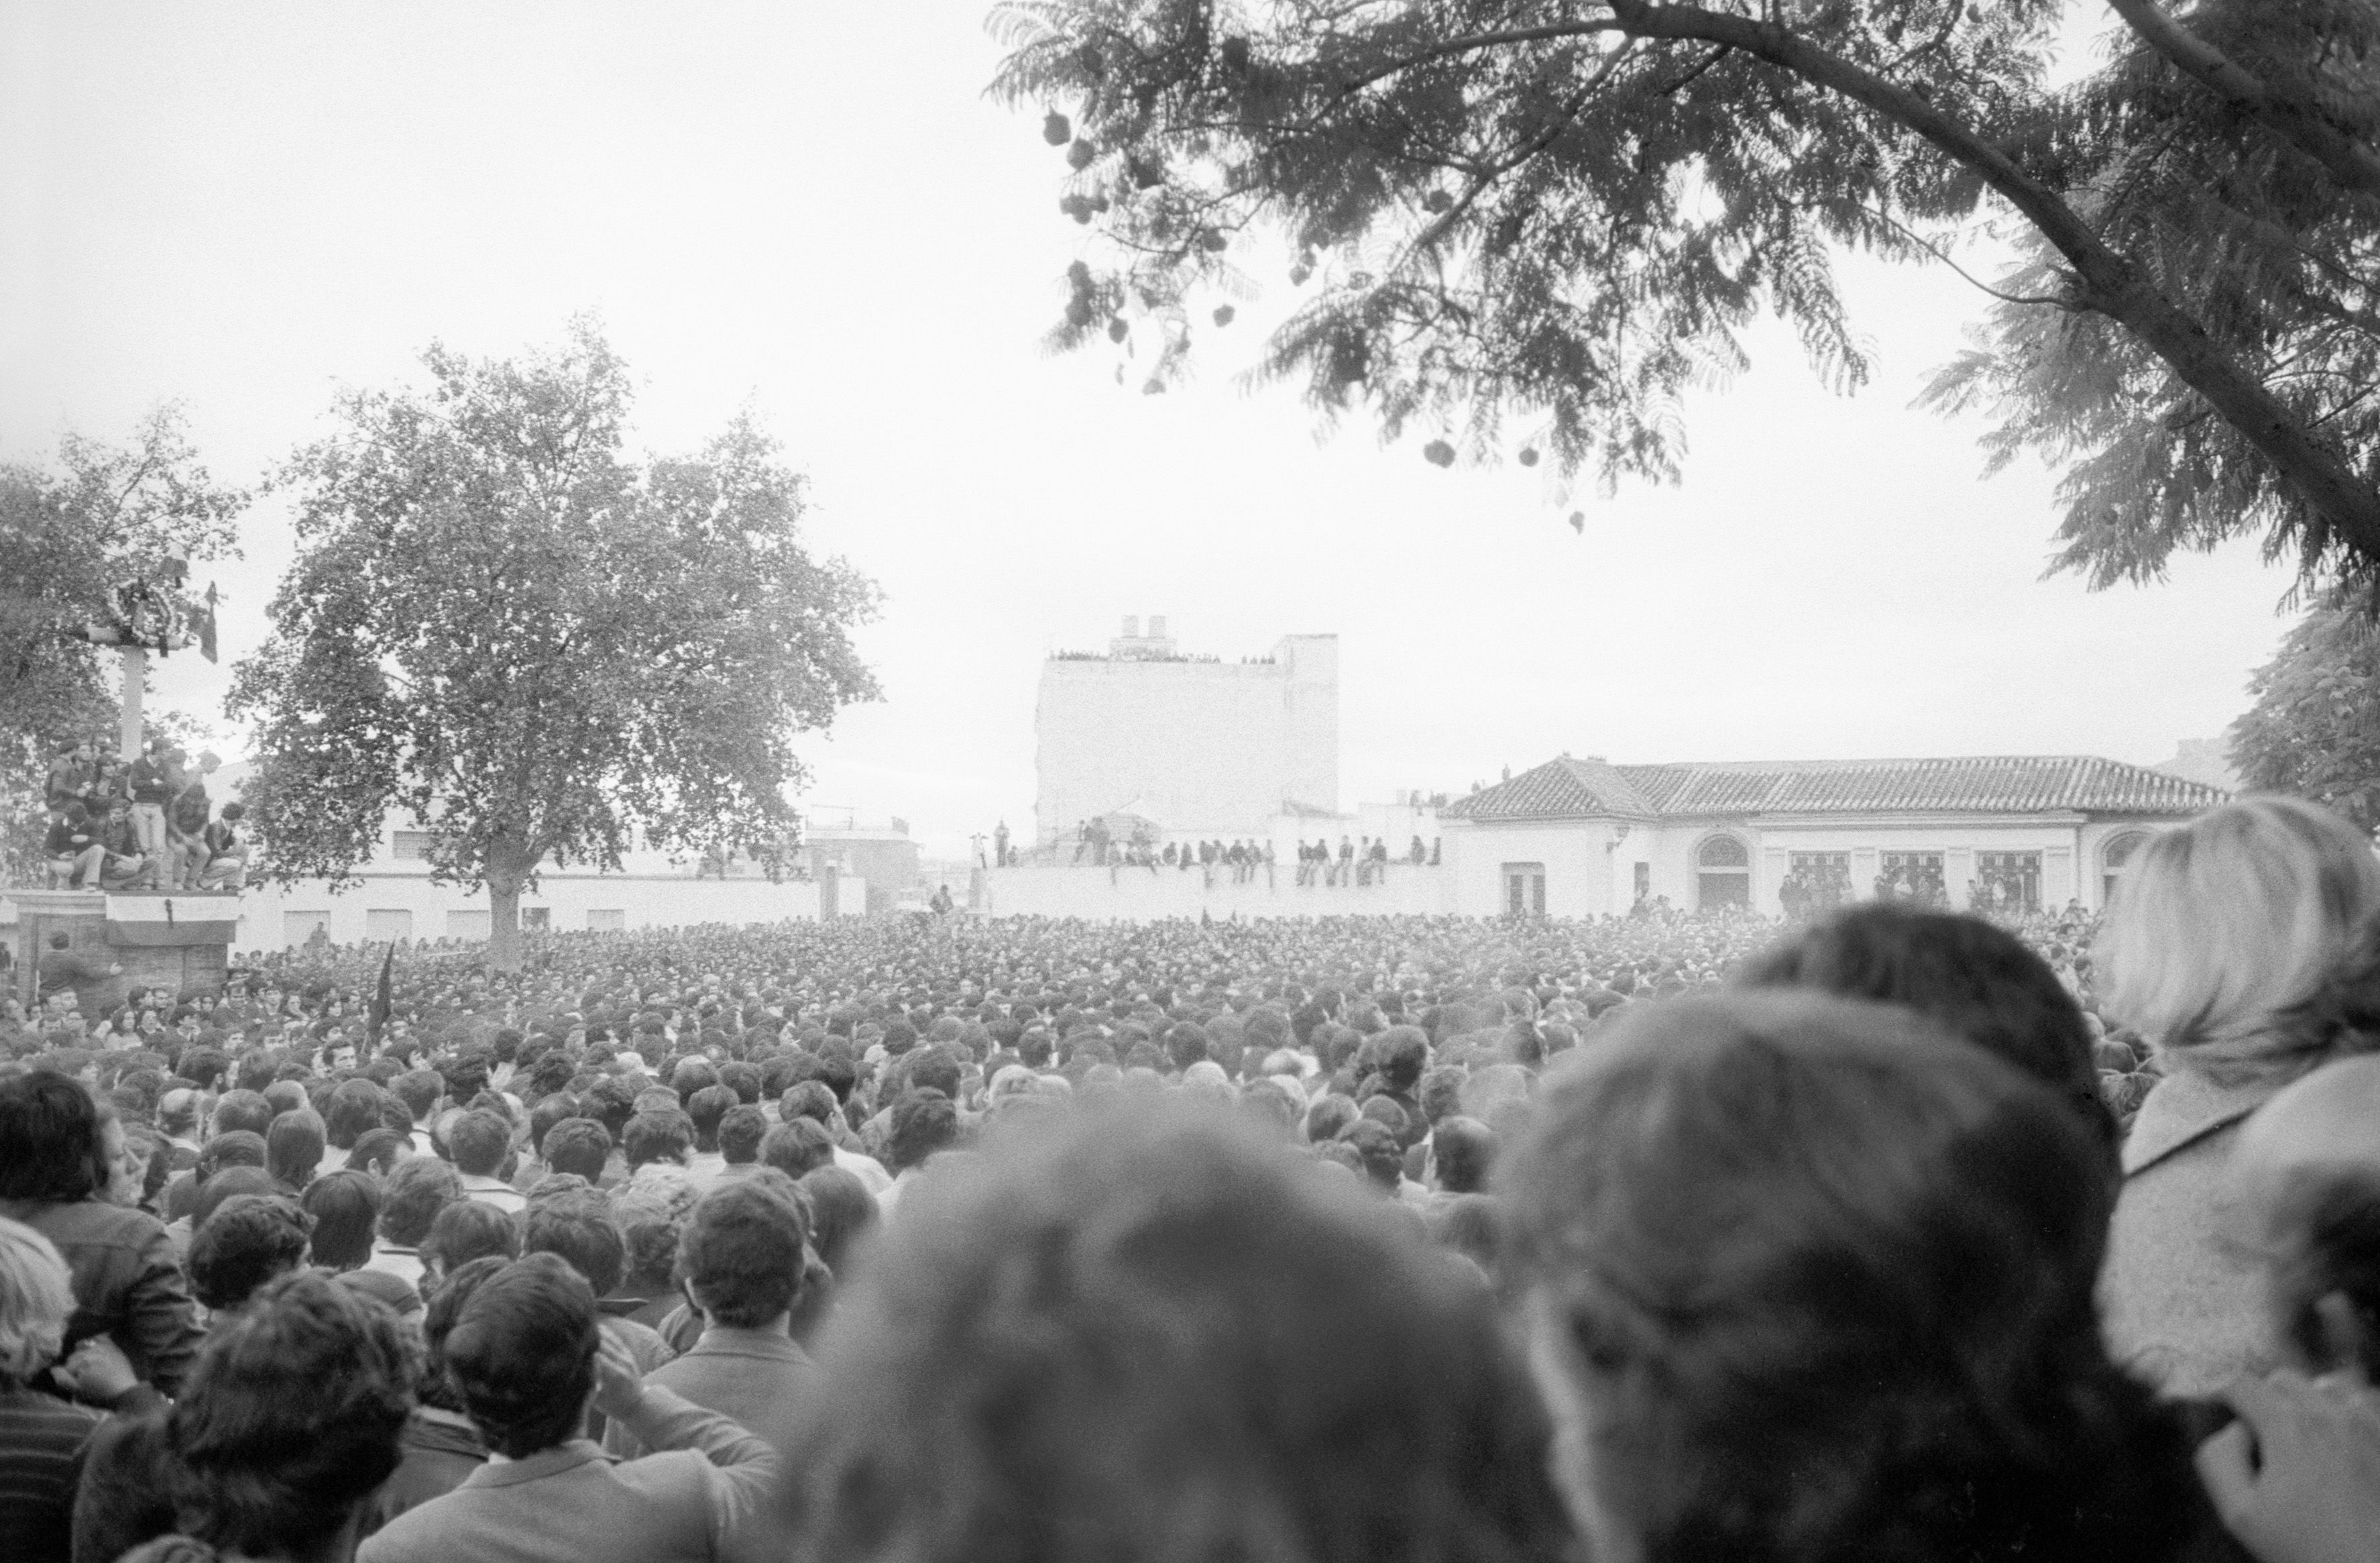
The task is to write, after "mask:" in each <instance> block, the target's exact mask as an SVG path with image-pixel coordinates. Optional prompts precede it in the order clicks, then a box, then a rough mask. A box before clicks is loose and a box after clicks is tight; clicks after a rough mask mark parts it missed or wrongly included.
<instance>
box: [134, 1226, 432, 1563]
mask: <svg viewBox="0 0 2380 1563" xmlns="http://www.w3.org/2000/svg"><path fill="white" fill-rule="evenodd" d="M409 1376H410V1375H409V1373H408V1369H407V1350H406V1347H405V1343H404V1340H403V1337H402V1334H401V1330H400V1326H399V1325H398V1324H397V1322H396V1316H395V1314H393V1313H390V1312H389V1311H388V1309H387V1308H386V1307H385V1306H383V1304H382V1303H380V1302H378V1301H376V1300H373V1299H370V1298H368V1297H365V1296H363V1295H362V1294H360V1293H358V1292H357V1291H356V1290H354V1289H353V1288H349V1287H346V1286H343V1285H341V1284H340V1283H339V1282H337V1281H335V1280H333V1279H332V1278H331V1277H329V1276H320V1275H312V1274H306V1273H300V1274H297V1275H293V1276H286V1277H285V1278H283V1279H281V1280H278V1281H275V1282H274V1283H273V1284H272V1285H271V1286H268V1287H266V1288H263V1289H262V1290H261V1291H260V1292H259V1293H258V1294H257V1296H256V1297H255V1299H254V1300H252V1301H251V1303H250V1305H249V1308H248V1309H247V1310H246V1311H245V1312H243V1313H241V1314H240V1315H239V1316H238V1317H237V1319H233V1320H230V1321H227V1322H225V1323H224V1324H223V1325H220V1326H219V1327H218V1328H217V1329H216V1330H215V1331H214V1333H213V1334H212V1335H211V1336H210V1337H208V1339H207V1343H206V1346H205V1348H204V1349H202V1350H201V1351H200V1353H199V1358H198V1362H197V1363H196V1365H195V1366H193V1368H192V1369H191V1371H190V1376H189V1378H188V1381H187V1382H186V1383H185V1385H184V1386H183V1390H182V1394H181V1397H180V1398H178V1399H177V1400H176V1402H175V1404H174V1410H173V1411H172V1413H171V1416H170V1418H169V1419H168V1421H167V1424H166V1438H167V1443H168V1446H169V1447H170V1448H171V1450H172V1455H173V1458H172V1459H171V1460H170V1461H169V1462H168V1467H169V1469H170V1470H171V1471H172V1472H173V1476H172V1486H173V1495H174V1500H175V1507H176V1510H177V1511H178V1513H179V1516H180V1523H181V1526H182V1528H183V1529H184V1530H185V1531H187V1532H189V1533H190V1534H191V1535H193V1536H196V1537H197V1538H198V1539H199V1540H200V1541H203V1542H206V1543H208V1544H209V1545H212V1546H214V1547H217V1548H219V1549H221V1550H222V1551H223V1552H225V1553H227V1554H231V1553H236V1554H238V1555H240V1556H243V1557H288V1558H297V1559H302V1558H312V1557H328V1556H338V1555H344V1554H343V1550H342V1548H341V1546H340V1542H341V1538H342V1537H343V1536H347V1535H350V1534H351V1533H352V1532H351V1531H350V1525H351V1522H352V1520H354V1517H355V1514H356V1510H357V1508H358V1506H359V1505H360V1504H361V1503H362V1501H363V1500H364V1499H365V1498H367V1497H369V1496H370V1495H371V1494H372V1493H373V1492H374V1491H375V1490H376V1489H378V1487H379V1486H380V1484H382V1483H383V1482H384V1481H386V1480H387V1479H388V1476H389V1473H390V1472H392V1471H395V1469H396V1465H397V1459H398V1447H397V1440H398V1435H399V1434H400V1433H401V1432H402V1431H403V1430H404V1427H405V1422H406V1417H407V1413H408V1411H409V1410H411V1406H412V1397H411V1394H410V1393H409V1383H408V1380H409Z"/></svg>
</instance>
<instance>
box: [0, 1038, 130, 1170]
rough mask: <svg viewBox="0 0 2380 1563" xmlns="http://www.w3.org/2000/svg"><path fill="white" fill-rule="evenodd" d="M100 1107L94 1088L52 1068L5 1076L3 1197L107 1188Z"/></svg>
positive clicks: (0, 1115) (0, 1084) (0, 1146)
mask: <svg viewBox="0 0 2380 1563" xmlns="http://www.w3.org/2000/svg"><path fill="white" fill-rule="evenodd" d="M100 1139H101V1137H100V1111H99V1106H98V1104H97V1103H95V1102H94V1101H93V1100H92V1099H91V1093H90V1092H88V1091H86V1090H84V1089H83V1087H82V1086H81V1085H80V1084H79V1083H78V1082H76V1081H73V1080H71V1079H69V1078H67V1076H65V1075H61V1074H54V1073H52V1072H50V1071H49V1070H46V1069H40V1070H35V1071H34V1072H32V1073H30V1074H22V1075H18V1076H15V1077H14V1078H12V1079H8V1080H0V1200H47V1201H55V1202H60V1203H64V1202H68V1201H73V1200H81V1199H88V1198H90V1197H91V1195H92V1194H93V1193H96V1192H98V1191H102V1190H104V1189H105V1188H106V1187H107V1179H108V1174H109V1172H110V1170H111V1169H110V1168H109V1167H107V1166H105V1165H104V1159H105V1158H104V1156H103V1148H102V1145H101V1142H100Z"/></svg>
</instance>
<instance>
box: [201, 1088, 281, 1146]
mask: <svg viewBox="0 0 2380 1563" xmlns="http://www.w3.org/2000/svg"><path fill="white" fill-rule="evenodd" d="M212 1127H213V1129H214V1131H215V1132H216V1133H217V1134H232V1133H237V1132H243V1131H244V1132H247V1133H249V1134H253V1135H255V1136H256V1137H257V1138H258V1139H260V1140H261V1139H262V1138H264V1131H265V1130H268V1129H270V1128H272V1127H273V1104H272V1103H270V1102H268V1101H266V1100H265V1099H264V1093H262V1092H261V1091H226V1092H225V1093H223V1095H222V1096H221V1097H220V1098H218V1099H217V1100H216V1102H215V1110H214V1117H213V1123H212Z"/></svg>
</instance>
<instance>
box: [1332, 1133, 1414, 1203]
mask: <svg viewBox="0 0 2380 1563" xmlns="http://www.w3.org/2000/svg"><path fill="white" fill-rule="evenodd" d="M1337 1142H1338V1143H1339V1144H1342V1145H1345V1146H1347V1147H1348V1148H1349V1149H1350V1150H1352V1151H1354V1153H1355V1155H1356V1158H1357V1161H1358V1162H1359V1164H1360V1165H1361V1166H1362V1167H1363V1169H1364V1176H1365V1177H1366V1178H1367V1179H1369V1180H1370V1181H1371V1183H1372V1184H1373V1185H1374V1186H1375V1187H1377V1188H1378V1189H1381V1190H1383V1191H1390V1192H1394V1191H1395V1190H1396V1188H1397V1186H1398V1185H1399V1184H1400V1183H1401V1182H1403V1179H1404V1169H1405V1151H1404V1146H1403V1144H1402V1143H1400V1142H1398V1140H1397V1136H1396V1132H1395V1131H1394V1130H1391V1129H1390V1128H1389V1126H1388V1125H1386V1124H1384V1123H1382V1122H1380V1121H1379V1120H1378V1118H1367V1117H1358V1118H1357V1119H1356V1120H1355V1121H1354V1123H1351V1124H1349V1125H1348V1126H1347V1127H1346V1128H1344V1129H1342V1130H1340V1131H1339V1137H1338V1141H1337Z"/></svg>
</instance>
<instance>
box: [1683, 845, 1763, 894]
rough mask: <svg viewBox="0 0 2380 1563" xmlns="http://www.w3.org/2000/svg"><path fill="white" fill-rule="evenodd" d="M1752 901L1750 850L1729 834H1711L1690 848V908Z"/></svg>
mask: <svg viewBox="0 0 2380 1563" xmlns="http://www.w3.org/2000/svg"><path fill="white" fill-rule="evenodd" d="M1751 904H1752V851H1751V849H1749V848H1747V847H1746V846H1744V844H1743V842H1742V841H1741V840H1739V839H1737V838H1736V837H1735V836H1710V837H1708V838H1707V839H1706V840H1705V841H1704V842H1703V844H1702V845H1701V846H1700V847H1699V848H1697V849H1695V851H1694V909H1695V910H1697V911H1710V910H1714V909H1716V908H1718V907H1748V906H1750V905H1751Z"/></svg>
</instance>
